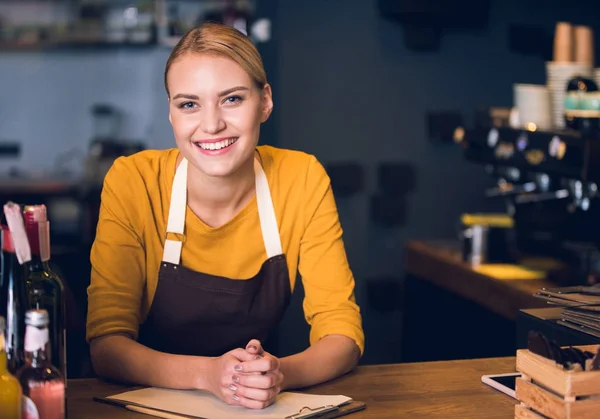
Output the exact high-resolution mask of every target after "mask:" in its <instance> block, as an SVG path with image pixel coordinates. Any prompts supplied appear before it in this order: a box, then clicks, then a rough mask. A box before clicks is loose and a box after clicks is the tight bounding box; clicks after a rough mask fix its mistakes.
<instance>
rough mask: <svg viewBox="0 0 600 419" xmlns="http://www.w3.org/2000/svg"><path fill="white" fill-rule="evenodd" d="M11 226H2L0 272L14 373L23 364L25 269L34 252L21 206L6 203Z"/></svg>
mask: <svg viewBox="0 0 600 419" xmlns="http://www.w3.org/2000/svg"><path fill="white" fill-rule="evenodd" d="M4 214H5V216H6V220H7V223H8V226H3V227H2V271H1V272H0V316H3V317H4V318H5V320H6V341H5V348H6V354H7V358H8V370H9V371H10V372H11V373H12V374H14V373H16V372H17V370H18V369H19V368H20V367H21V366H22V365H23V362H24V360H23V348H24V338H25V322H24V318H25V312H26V311H27V309H28V308H29V303H28V299H27V293H26V288H25V275H24V273H25V268H26V267H27V264H28V263H29V260H31V252H30V249H29V243H28V241H27V235H26V234H25V227H24V224H23V218H22V216H21V210H20V207H19V206H18V205H17V204H13V203H8V204H6V205H5V206H4Z"/></svg>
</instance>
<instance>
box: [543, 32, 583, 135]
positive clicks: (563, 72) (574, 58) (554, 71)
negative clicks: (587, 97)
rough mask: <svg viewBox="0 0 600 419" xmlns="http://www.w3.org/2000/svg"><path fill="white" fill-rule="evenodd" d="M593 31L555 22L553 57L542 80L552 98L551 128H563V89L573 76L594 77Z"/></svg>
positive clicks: (547, 64)
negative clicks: (544, 79) (544, 78)
mask: <svg viewBox="0 0 600 419" xmlns="http://www.w3.org/2000/svg"><path fill="white" fill-rule="evenodd" d="M593 44H594V43H593V33H592V30H591V29H590V28H589V27H587V26H575V27H573V26H572V25H571V24H570V23H568V22H558V23H557V24H556V30H555V33H554V58H553V61H550V62H547V63H546V81H547V85H548V90H549V92H550V100H551V102H552V121H553V125H554V128H556V129H563V128H564V127H565V119H564V100H565V90H566V88H567V84H568V82H569V80H570V79H572V78H573V77H575V76H581V77H586V78H593V77H594V53H593V51H594V48H593Z"/></svg>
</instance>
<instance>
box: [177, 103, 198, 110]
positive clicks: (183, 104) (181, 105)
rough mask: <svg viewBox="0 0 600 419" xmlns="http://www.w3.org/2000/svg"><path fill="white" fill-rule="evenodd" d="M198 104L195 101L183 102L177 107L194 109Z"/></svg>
mask: <svg viewBox="0 0 600 419" xmlns="http://www.w3.org/2000/svg"><path fill="white" fill-rule="evenodd" d="M194 106H196V104H195V103H194V102H182V103H180V104H179V105H177V107H178V108H179V109H193V108H194Z"/></svg>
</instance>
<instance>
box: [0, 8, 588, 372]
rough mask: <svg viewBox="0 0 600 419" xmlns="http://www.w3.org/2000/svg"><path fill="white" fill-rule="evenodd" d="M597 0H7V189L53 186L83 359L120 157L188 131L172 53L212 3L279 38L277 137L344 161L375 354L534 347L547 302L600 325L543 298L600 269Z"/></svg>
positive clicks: (51, 202)
mask: <svg viewBox="0 0 600 419" xmlns="http://www.w3.org/2000/svg"><path fill="white" fill-rule="evenodd" d="M599 9H600V7H599V6H598V3H597V2H594V1H587V0H572V1H570V2H564V1H559V0H547V1H538V0H529V1H517V0H503V1H499V0H452V1H451V0H438V1H426V0H379V1H378V0H301V1H299V0H247V1H241V0H240V1H233V0H232V1H218V0H155V1H152V0H139V1H135V0H129V1H127V0H80V1H76V0H72V1H65V0H63V1H59V0H55V1H54V0H18V1H17V0H14V1H10V0H4V1H2V2H0V91H1V92H2V93H1V94H0V198H2V200H3V201H4V202H5V201H7V200H9V199H11V200H15V201H18V202H21V203H31V204H33V203H44V204H46V205H47V206H48V212H49V218H50V220H51V225H52V230H51V235H52V263H53V265H54V266H55V268H56V269H57V270H58V271H59V272H60V274H61V275H62V276H63V278H64V280H65V281H66V283H67V284H68V287H69V289H70V292H71V295H72V300H71V307H70V314H69V331H68V336H69V375H70V376H73V377H74V376H84V375H88V374H90V373H91V372H90V368H89V361H88V359H87V351H88V349H87V346H86V344H85V341H84V333H85V330H84V325H85V313H86V300H87V297H86V288H87V286H88V285H89V271H90V266H89V251H90V246H91V244H92V242H93V239H94V234H95V227H96V221H97V214H98V209H99V197H100V191H101V187H102V181H103V177H104V175H105V173H106V171H107V170H108V168H109V167H110V165H111V164H112V162H113V161H114V159H115V158H117V157H118V156H121V155H129V154H132V153H135V152H137V151H139V150H143V149H149V148H158V149H165V148H170V147H174V146H175V142H174V140H173V135H172V131H171V127H170V124H169V121H168V104H167V98H166V94H165V91H164V86H163V71H164V64H165V62H166V59H167V57H168V55H169V53H170V50H171V48H172V47H173V45H174V44H175V43H176V42H177V40H178V39H179V37H180V36H181V35H182V34H183V33H185V31H187V30H188V29H189V28H191V27H193V26H195V25H198V24H201V23H202V22H205V21H209V20H211V21H220V22H224V23H226V24H229V25H231V26H234V27H236V28H238V29H239V30H241V31H243V32H244V33H246V34H248V35H249V36H250V37H251V39H252V40H253V42H255V44H256V45H257V47H258V49H259V51H260V52H261V54H262V56H263V60H264V64H265V67H266V71H267V76H268V80H269V82H270V83H271V85H272V87H273V91H274V101H275V109H274V112H273V115H272V117H271V119H270V120H269V121H268V122H267V123H266V124H265V125H264V127H263V130H262V134H261V140H260V141H261V143H262V144H271V145H274V146H277V147H284V148H292V149H297V150H302V151H305V152H308V153H312V154H314V155H316V156H317V158H318V159H319V160H320V161H321V162H322V163H323V164H324V166H325V167H326V168H327V170H328V172H329V174H330V176H331V179H332V184H333V188H334V193H335V196H336V201H337V204H338V207H339V212H340V217H341V222H342V227H343V228H344V232H345V236H344V240H345V244H346V248H347V253H348V257H349V261H350V264H351V267H352V269H353V272H354V274H355V278H356V287H357V288H356V295H357V300H358V303H359V305H360V306H361V309H362V313H363V320H364V327H365V332H366V336H367V348H366V352H365V356H364V357H363V359H362V361H361V362H362V363H364V364H373V363H390V362H409V361H417V360H435V359H450V358H453V359H454V358H465V357H483V356H496V355H514V349H515V348H516V347H517V346H519V345H522V344H523V342H525V341H524V339H526V336H525V335H523V333H521V332H520V331H522V330H527V329H528V328H531V324H533V323H532V322H537V321H540V322H545V323H543V324H545V325H547V327H548V329H547V330H548V333H551V334H553V336H555V337H557V339H560V338H561V336H568V339H570V340H569V343H570V344H571V343H576V341H578V340H582V341H585V342H587V341H590V340H591V341H594V342H595V341H596V340H597V339H598V336H599V334H598V333H599V332H598V331H596V330H595V329H594V328H593V327H589V328H588V329H586V330H583V331H582V329H581V324H578V325H576V326H573V324H575V323H571V324H561V322H562V323H566V322H565V321H564V318H563V317H564V316H562V315H561V313H562V311H560V312H558V314H557V312H556V311H555V312H553V313H554V314H552V315H549V314H544V315H538V314H535V313H539V312H535V310H534V311H527V310H528V309H534V308H544V307H546V305H547V303H546V302H545V301H542V300H540V299H537V298H535V297H534V296H533V294H535V292H536V290H537V289H539V288H541V287H543V286H546V285H548V284H550V285H556V284H559V285H560V284H570V285H572V284H588V285H589V284H592V283H595V275H596V268H597V266H596V265H597V263H596V260H597V250H596V246H597V243H596V240H597V238H598V234H596V233H598V232H599V231H598V227H597V224H598V221H597V220H598V219H599V218H598V217H597V215H596V211H597V209H596V208H597V207H598V205H599V203H598V201H597V200H595V197H596V191H597V187H596V182H597V179H596V177H598V175H599V173H598V169H596V168H595V165H594V161H593V159H594V158H595V157H596V155H597V154H598V152H600V151H599V149H598V146H597V144H598V143H597V142H596V141H598V140H599V139H600V136H599V134H598V133H599V132H600V130H599V129H598V121H599V117H600V101H599V99H600V96H598V93H597V92H598V82H599V81H600V80H599V77H598V74H600V73H598V72H597V71H596V66H597V64H596V63H597V60H596V59H595V57H597V56H598V48H597V45H598V38H597V33H598V29H599V27H600V13H598V12H599V11H600V10H599ZM302 296H303V293H302V289H301V287H300V288H298V289H297V290H296V292H295V293H294V298H293V303H292V306H291V308H290V309H289V310H288V312H287V314H286V318H285V320H284V322H283V323H282V325H281V327H280V330H279V338H278V339H279V348H278V350H279V353H280V354H282V355H284V354H286V353H290V352H293V351H297V350H302V349H304V348H305V347H306V346H307V344H308V327H307V325H306V324H305V323H304V320H303V317H302V312H301V302H302ZM533 312H535V313H534V314H535V315H534V314H532V313H533ZM544 316H545V317H544ZM548 316H549V317H548ZM540 327H541V326H540ZM544 327H546V326H544ZM576 329H577V330H576ZM299 330H300V331H306V333H299V332H298V331H299ZM561 333H562V334H561ZM565 339H567V338H565Z"/></svg>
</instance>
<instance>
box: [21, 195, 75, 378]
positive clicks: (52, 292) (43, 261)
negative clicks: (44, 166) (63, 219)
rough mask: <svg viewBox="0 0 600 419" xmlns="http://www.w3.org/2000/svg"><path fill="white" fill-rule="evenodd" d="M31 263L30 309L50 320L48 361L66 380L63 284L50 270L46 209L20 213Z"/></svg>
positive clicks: (32, 208)
mask: <svg viewBox="0 0 600 419" xmlns="http://www.w3.org/2000/svg"><path fill="white" fill-rule="evenodd" d="M23 214H24V218H25V228H26V230H27V238H28V239H29V244H30V247H31V262H30V263H29V265H28V267H29V270H28V271H27V273H26V275H27V277H26V285H27V287H26V288H27V293H28V297H29V307H30V308H32V309H37V310H46V311H47V312H48V315H49V316H50V323H49V326H48V330H49V333H50V347H49V349H48V352H49V356H50V361H51V362H52V365H54V366H56V367H57V368H58V370H59V371H60V373H61V375H62V377H63V378H64V379H65V385H66V380H67V332H66V312H67V310H66V300H65V286H64V282H63V280H62V279H61V278H60V276H59V275H57V274H56V273H55V272H54V271H52V269H51V268H50V266H49V262H48V261H49V260H50V223H49V221H48V217H47V212H46V206H45V205H28V206H26V207H25V208H24V210H23Z"/></svg>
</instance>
